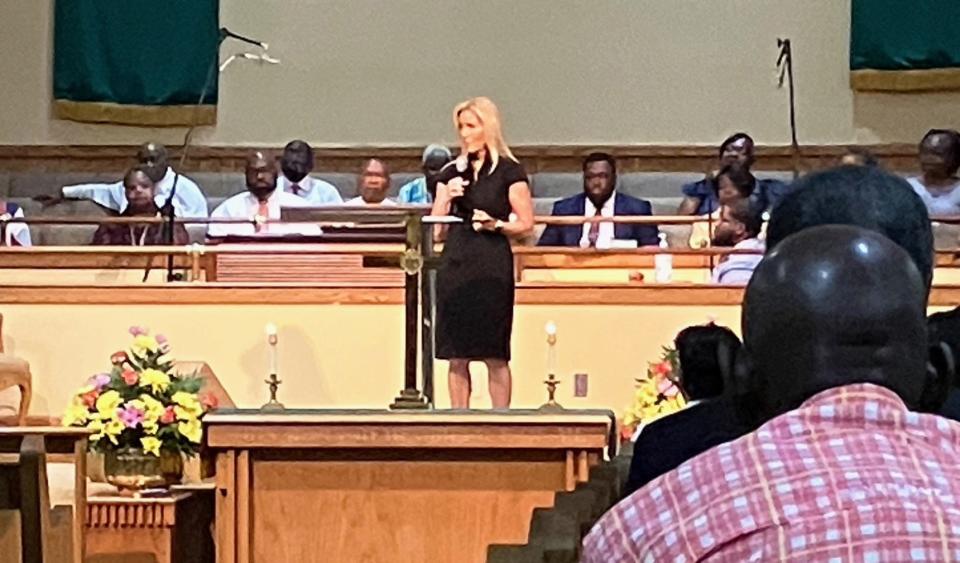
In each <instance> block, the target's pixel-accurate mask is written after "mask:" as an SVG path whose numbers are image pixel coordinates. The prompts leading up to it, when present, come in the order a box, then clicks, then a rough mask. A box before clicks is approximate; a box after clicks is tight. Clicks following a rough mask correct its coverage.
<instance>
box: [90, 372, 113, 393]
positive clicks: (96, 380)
mask: <svg viewBox="0 0 960 563" xmlns="http://www.w3.org/2000/svg"><path fill="white" fill-rule="evenodd" d="M87 384H88V385H93V386H94V388H96V390H97V391H100V390H101V389H103V388H104V387H106V386H107V385H110V374H109V373H98V374H97V375H94V376H91V377H90V379H88V380H87Z"/></svg>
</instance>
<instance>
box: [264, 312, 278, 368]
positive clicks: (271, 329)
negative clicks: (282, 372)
mask: <svg viewBox="0 0 960 563" xmlns="http://www.w3.org/2000/svg"><path fill="white" fill-rule="evenodd" d="M266 331H267V344H269V345H270V373H272V374H276V373H277V326H276V325H275V324H273V323H267V327H266Z"/></svg>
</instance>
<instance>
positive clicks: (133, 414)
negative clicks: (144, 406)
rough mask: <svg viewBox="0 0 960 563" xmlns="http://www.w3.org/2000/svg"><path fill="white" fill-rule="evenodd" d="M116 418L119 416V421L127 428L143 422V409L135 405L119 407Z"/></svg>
mask: <svg viewBox="0 0 960 563" xmlns="http://www.w3.org/2000/svg"><path fill="white" fill-rule="evenodd" d="M117 418H119V419H120V422H122V423H123V425H124V426H126V427H127V428H134V427H135V426H137V425H139V424H142V423H143V411H142V410H140V409H138V408H136V407H131V406H126V407H124V408H122V409H120V412H119V414H118V415H117Z"/></svg>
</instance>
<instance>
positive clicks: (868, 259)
mask: <svg viewBox="0 0 960 563" xmlns="http://www.w3.org/2000/svg"><path fill="white" fill-rule="evenodd" d="M926 291H927V290H926V285H925V283H924V279H923V277H922V276H921V275H920V272H919V270H918V269H917V266H916V264H915V263H914V261H913V259H911V257H910V255H909V254H907V252H906V251H904V250H903V249H902V248H901V247H899V246H897V245H896V244H895V243H893V242H892V241H891V240H890V239H888V238H886V237H884V236H882V235H880V234H878V233H875V232H871V231H867V230H865V229H860V228H856V227H850V226H843V225H828V226H821V227H814V228H810V229H805V230H803V231H801V232H799V233H797V234H794V235H792V236H790V237H788V238H786V239H785V240H783V241H782V242H781V243H780V244H779V245H778V246H777V248H776V249H775V250H773V251H772V252H770V253H768V254H767V256H766V257H764V259H763V261H762V262H761V263H760V265H759V266H758V267H757V269H756V270H755V271H754V274H753V277H752V278H751V281H750V284H749V285H748V286H747V290H746V294H745V297H744V303H743V319H742V321H743V336H744V354H743V355H742V357H741V360H742V361H743V362H744V364H745V365H742V366H741V368H742V369H741V370H739V371H740V373H741V377H740V379H741V384H743V383H744V380H748V381H749V382H748V383H746V384H745V385H744V387H745V388H748V389H750V390H751V391H752V392H753V393H755V400H756V401H757V403H758V405H757V406H758V407H759V408H760V410H761V411H762V412H763V415H764V416H763V417H764V418H768V417H770V416H775V415H777V414H781V413H783V412H786V411H787V410H790V409H793V408H796V407H798V406H799V405H800V404H801V403H802V402H803V401H805V400H806V399H808V398H810V397H811V396H813V395H815V394H816V393H819V392H821V391H824V390H826V389H830V388H833V387H839V386H842V385H849V384H853V383H875V384H878V385H882V386H884V387H887V388H889V389H891V390H892V391H894V392H896V393H897V394H898V395H899V396H900V397H901V398H902V399H903V400H904V401H905V402H906V403H907V405H910V406H916V405H917V404H918V403H920V401H921V397H922V396H923V394H924V392H925V390H926V387H927V385H928V378H927V371H926V361H927V339H926V323H925V309H926V307H925V305H926ZM744 372H749V375H746V374H745V373H744Z"/></svg>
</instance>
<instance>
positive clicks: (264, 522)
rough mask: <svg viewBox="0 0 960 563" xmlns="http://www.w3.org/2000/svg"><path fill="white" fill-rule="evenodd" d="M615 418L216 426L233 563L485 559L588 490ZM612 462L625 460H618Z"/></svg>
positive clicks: (211, 441)
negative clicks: (540, 513)
mask: <svg viewBox="0 0 960 563" xmlns="http://www.w3.org/2000/svg"><path fill="white" fill-rule="evenodd" d="M613 422H614V419H613V415H612V413H609V412H606V411H569V412H565V413H560V414H549V415H545V414H539V413H536V412H531V411H504V412H503V413H473V412H464V411H445V412H444V411H432V412H390V411H318V410H288V411H285V412H282V413H277V414H261V413H260V412H259V411H255V410H234V411H220V412H216V413H211V414H210V415H208V416H207V417H206V418H205V419H204V424H205V426H206V439H207V444H208V446H209V447H210V448H211V449H212V450H213V451H214V452H215V454H216V463H217V493H216V498H217V501H216V528H217V529H216V538H215V541H216V544H217V560H218V561H219V562H220V563H228V562H230V563H233V562H238V563H239V562H257V563H266V562H274V561H298V562H309V561H318V562H319V561H337V562H338V563H341V562H342V563H346V562H350V561H366V562H370V561H390V562H394V561H430V562H431V563H434V562H436V563H442V562H446V561H476V562H481V561H484V560H485V557H486V550H487V546H488V545H489V544H492V543H524V542H526V540H527V533H528V532H529V529H528V528H529V522H530V516H531V513H532V511H533V509H534V508H536V507H542V506H551V505H552V504H553V496H554V493H555V492H556V491H563V490H571V489H573V488H574V487H575V486H576V483H577V482H579V481H585V480H586V479H587V477H588V471H589V468H590V466H591V465H593V464H596V463H598V462H599V461H600V460H601V459H602V456H603V454H604V451H605V449H606V448H607V447H608V446H609V445H611V444H612V443H615V442H611V440H612V438H613V436H612V433H613V432H612V431H613V428H614V426H613ZM611 453H613V452H611Z"/></svg>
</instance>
